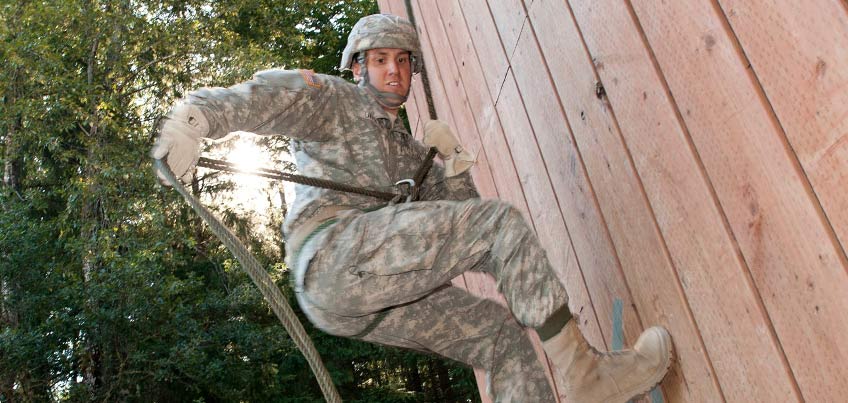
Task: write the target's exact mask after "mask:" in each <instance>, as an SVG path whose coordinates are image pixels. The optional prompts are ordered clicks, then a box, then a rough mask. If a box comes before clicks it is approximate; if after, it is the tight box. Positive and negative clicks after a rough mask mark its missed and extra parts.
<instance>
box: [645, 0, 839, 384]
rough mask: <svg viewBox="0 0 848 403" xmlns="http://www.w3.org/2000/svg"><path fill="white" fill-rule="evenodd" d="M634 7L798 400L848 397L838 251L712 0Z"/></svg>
mask: <svg viewBox="0 0 848 403" xmlns="http://www.w3.org/2000/svg"><path fill="white" fill-rule="evenodd" d="M632 6H633V9H634V12H635V14H636V16H637V17H638V19H639V22H640V24H641V26H642V28H643V29H644V33H645V35H646V37H647V39H648V41H649V42H650V46H651V49H652V50H653V54H654V55H655V57H656V61H657V64H658V65H659V66H660V68H661V69H662V72H663V74H664V76H665V78H666V80H667V82H668V85H669V89H670V91H671V93H673V94H674V99H675V101H676V102H677V104H678V106H679V108H680V111H681V115H682V118H683V120H684V122H685V124H686V126H687V128H688V129H689V133H690V134H691V139H692V142H693V144H694V146H695V148H696V150H697V152H698V154H699V156H700V157H701V160H702V161H703V165H704V168H705V169H706V171H707V173H708V174H709V177H710V180H711V182H712V184H713V185H714V186H715V192H716V195H717V196H718V198H719V200H720V202H721V205H722V207H723V208H724V211H725V212H726V215H727V218H728V223H729V225H730V228H731V229H732V231H733V234H734V236H735V237H736V239H737V240H738V242H739V246H740V249H741V252H742V254H743V256H744V258H745V261H746V263H747V265H748V267H749V269H750V271H751V275H752V278H753V280H754V283H755V284H756V286H757V288H758V290H759V292H760V295H761V296H762V298H763V303H764V305H765V307H766V309H767V312H768V314H769V316H770V318H771V319H772V323H773V324H774V328H775V331H776V334H777V337H778V339H779V341H780V343H781V346H782V347H783V350H784V352H785V353H786V357H787V359H788V362H789V364H790V366H791V368H792V372H793V374H794V375H795V377H796V379H797V381H798V385H799V387H800V390H801V393H802V395H803V398H804V399H805V400H808V401H828V400H831V399H833V398H834V397H836V396H844V395H846V393H848V383H846V382H844V379H848V366H846V365H845V362H846V361H848V343H846V335H848V321H846V320H845V312H846V311H848V281H846V276H845V272H846V262H845V257H844V255H843V253H842V251H841V249H840V248H839V247H837V246H836V245H835V243H834V242H833V233H832V232H831V229H830V227H829V225H827V223H826V222H825V220H824V217H823V216H822V215H821V213H820V206H819V204H818V202H817V200H815V199H814V197H813V195H812V193H811V192H810V189H809V184H808V183H807V180H806V178H805V176H804V173H803V171H802V170H801V169H800V167H799V164H798V161H797V159H796V157H795V154H794V153H793V152H792V150H790V149H789V148H788V147H787V144H786V139H785V137H784V136H783V133H782V132H781V130H780V127H779V125H778V123H777V121H776V119H775V117H774V116H773V114H772V113H771V109H770V107H769V106H768V105H767V104H766V103H765V98H764V97H763V94H762V92H761V91H760V88H759V86H758V82H757V80H756V77H755V76H753V74H752V73H751V72H750V71H749V69H748V68H747V63H746V61H745V59H744V58H743V57H742V55H741V54H740V52H739V48H738V47H737V43H736V38H735V37H734V35H733V33H732V32H730V29H729V27H728V26H727V25H726V20H724V17H723V16H722V15H719V14H720V10H719V9H718V8H717V7H715V4H712V3H705V2H699V1H676V2H666V3H664V4H659V3H656V2H654V1H643V0H636V1H633V3H632ZM669 32H674V34H673V35H670V34H668V33H669ZM824 374H826V375H824Z"/></svg>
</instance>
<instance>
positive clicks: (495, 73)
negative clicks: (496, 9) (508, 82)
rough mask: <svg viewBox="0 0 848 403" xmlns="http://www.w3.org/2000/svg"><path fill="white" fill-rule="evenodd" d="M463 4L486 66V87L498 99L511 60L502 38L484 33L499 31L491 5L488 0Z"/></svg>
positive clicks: (482, 61)
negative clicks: (492, 14)
mask: <svg viewBox="0 0 848 403" xmlns="http://www.w3.org/2000/svg"><path fill="white" fill-rule="evenodd" d="M461 4H462V8H463V10H464V15H465V22H466V24H467V26H468V31H469V32H470V33H471V36H472V37H473V38H475V40H474V49H475V52H476V54H477V56H478V57H479V59H480V62H481V63H482V64H484V65H485V66H486V68H485V69H483V70H482V73H483V77H484V78H485V83H486V87H488V89H489V93H490V94H492V99H494V100H497V99H498V96H499V95H500V92H501V86H502V85H503V82H504V79H505V78H506V73H507V70H508V69H509V61H508V59H507V58H506V57H504V50H503V46H502V45H501V42H500V40H499V39H498V38H497V37H496V38H487V37H486V36H485V34H484V33H486V32H489V33H490V32H497V31H496V30H495V29H494V21H492V17H491V14H490V13H489V7H488V5H487V4H486V0H463V1H462V2H461Z"/></svg>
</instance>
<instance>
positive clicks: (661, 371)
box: [607, 327, 674, 403]
mask: <svg viewBox="0 0 848 403" xmlns="http://www.w3.org/2000/svg"><path fill="white" fill-rule="evenodd" d="M647 331H653V332H659V333H661V335H662V337H660V340H662V341H663V347H664V348H663V351H664V352H665V354H664V356H663V358H662V359H663V361H665V365H664V366H660V367H658V369H657V372H655V373H654V374H653V375H652V376H651V378H649V380H648V385H646V386H643V387H641V388H639V389H637V390H635V391H633V390H631V391H628V392H623V393H620V394H618V395H616V396H613V397H612V398H610V400H608V401H607V403H627V402H628V401H630V400H633V399H637V398H641V397H643V396H645V395H646V394H647V393H648V392H650V391H651V389H653V388H654V387H656V386H657V385H659V384H660V382H662V380H663V378H665V375H666V374H667V373H668V370H669V368H671V364H672V363H673V362H674V353H673V350H674V345H673V344H672V342H671V335H670V334H669V333H668V331H667V330H665V329H664V328H662V327H652V328H650V329H648V330H647Z"/></svg>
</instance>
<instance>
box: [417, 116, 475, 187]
mask: <svg viewBox="0 0 848 403" xmlns="http://www.w3.org/2000/svg"><path fill="white" fill-rule="evenodd" d="M423 142H424V144H425V145H428V146H430V147H436V149H437V150H439V157H441V158H442V161H444V162H445V176H446V177H451V176H455V175H459V174H461V173H463V172H465V171H467V170H469V169H470V168H471V166H472V165H474V163H475V162H476V159H477V158H476V156H475V155H472V154H471V153H470V152H468V150H465V149H464V148H462V145H460V144H459V140H457V139H456V136H455V135H454V134H453V131H452V130H451V129H450V127H449V126H448V125H447V123H445V122H442V121H441V120H431V121H429V122H427V123H425V124H424V139H423Z"/></svg>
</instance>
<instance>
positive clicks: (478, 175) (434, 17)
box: [412, 1, 497, 197]
mask: <svg viewBox="0 0 848 403" xmlns="http://www.w3.org/2000/svg"><path fill="white" fill-rule="evenodd" d="M412 5H413V9H414V12H415V13H416V20H417V21H418V25H419V27H420V30H421V31H422V37H423V38H427V42H428V43H430V44H434V43H435V44H439V47H440V48H441V49H440V51H439V52H433V59H431V61H430V63H431V64H432V65H433V66H434V68H435V69H437V70H438V71H439V74H440V76H441V77H442V80H443V81H442V83H441V85H442V87H443V88H444V90H445V97H446V99H445V101H446V103H447V105H448V107H449V108H450V109H451V111H452V112H453V117H454V126H453V130H454V132H455V133H456V134H457V135H458V136H459V138H460V141H461V143H462V144H463V147H465V148H466V149H468V150H469V151H471V152H472V153H474V154H475V155H477V163H476V164H475V166H473V167H472V175H473V177H474V183H475V185H476V186H477V188H478V191H479V192H480V194H481V195H483V196H487V197H497V187H496V186H495V182H494V179H493V178H492V172H491V170H490V169H489V160H488V156H487V155H486V150H485V149H483V147H482V145H481V144H480V136H479V134H478V133H477V125H476V123H475V122H474V116H473V112H472V111H471V109H470V107H469V105H468V100H467V98H466V96H465V89H464V88H463V86H462V85H461V82H460V78H459V74H458V73H457V71H456V66H455V65H454V62H453V57H452V53H451V50H450V43H449V42H448V41H447V37H445V33H444V29H443V27H442V22H441V20H440V19H439V18H438V10H437V9H436V5H435V4H426V5H425V7H423V11H422V7H421V5H420V3H419V2H418V1H412ZM422 46H423V45H422ZM433 84H435V83H431V85H433Z"/></svg>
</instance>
